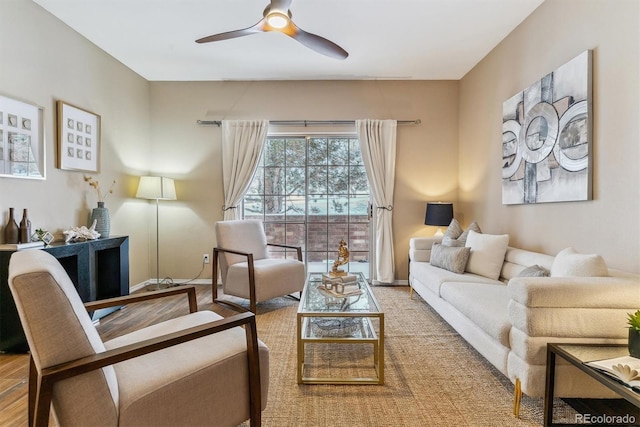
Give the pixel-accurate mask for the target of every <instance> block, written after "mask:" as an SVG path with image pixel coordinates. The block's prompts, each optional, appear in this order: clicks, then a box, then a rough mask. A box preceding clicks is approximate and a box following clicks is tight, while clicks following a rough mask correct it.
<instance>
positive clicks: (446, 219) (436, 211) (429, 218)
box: [424, 202, 453, 227]
mask: <svg viewBox="0 0 640 427" xmlns="http://www.w3.org/2000/svg"><path fill="white" fill-rule="evenodd" d="M452 219H453V203H432V202H427V211H426V213H425V215H424V225H433V226H436V227H443V226H445V225H449V224H450V223H451V220H452Z"/></svg>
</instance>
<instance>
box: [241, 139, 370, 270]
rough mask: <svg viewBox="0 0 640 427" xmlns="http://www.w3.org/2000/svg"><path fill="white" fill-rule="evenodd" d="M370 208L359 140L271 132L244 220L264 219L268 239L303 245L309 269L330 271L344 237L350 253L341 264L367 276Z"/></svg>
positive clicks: (286, 253)
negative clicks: (272, 134) (280, 135)
mask: <svg viewBox="0 0 640 427" xmlns="http://www.w3.org/2000/svg"><path fill="white" fill-rule="evenodd" d="M369 206H370V194H369V186H368V184H367V177H366V172H365V170H364V165H363V163H362V157H361V155H360V145H359V143H358V140H357V138H355V137H353V136H295V137H290V136H287V137H279V136H270V137H269V138H268V140H267V143H266V146H265V149H264V153H263V157H262V159H261V161H260V165H259V167H258V170H257V172H256V175H255V176H254V179H253V181H252V183H251V186H250V188H249V191H248V192H247V194H246V195H245V198H244V201H243V204H242V209H243V217H244V218H246V219H249V218H258V219H261V220H263V221H264V224H265V230H266V233H267V238H268V240H269V241H270V242H285V243H287V244H292V245H300V246H302V247H303V252H304V259H305V262H306V263H307V270H308V271H328V270H330V269H331V267H332V265H333V262H334V260H335V258H336V256H337V250H338V245H339V244H340V240H343V239H344V241H345V242H346V243H347V246H348V248H349V252H350V254H349V263H348V265H344V266H341V268H343V269H344V270H347V271H351V272H356V271H360V272H362V273H364V274H365V276H366V277H367V278H368V277H369V270H370V260H371V245H370V242H371V241H372V240H371V227H370V216H369V211H370V208H369ZM278 255H279V256H287V257H295V251H280V252H279V253H278Z"/></svg>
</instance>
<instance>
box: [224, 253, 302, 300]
mask: <svg viewBox="0 0 640 427" xmlns="http://www.w3.org/2000/svg"><path fill="white" fill-rule="evenodd" d="M248 269H249V267H248V264H247V263H246V262H240V263H236V264H233V265H232V266H230V267H229V269H228V270H227V280H226V283H225V287H224V291H225V293H228V294H230V295H235V296H238V297H240V298H247V299H248V298H249V271H248ZM253 269H254V274H255V280H256V284H257V285H256V300H257V301H266V300H269V299H271V298H275V297H279V296H282V295H287V294H290V293H293V292H299V291H301V290H302V288H303V286H304V281H305V269H304V263H302V262H300V261H298V260H295V259H277V258H276V259H272V258H265V259H261V260H258V261H254V264H253Z"/></svg>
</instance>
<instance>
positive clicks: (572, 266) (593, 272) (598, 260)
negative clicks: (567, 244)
mask: <svg viewBox="0 0 640 427" xmlns="http://www.w3.org/2000/svg"><path fill="white" fill-rule="evenodd" d="M608 275H609V271H608V269H607V265H606V264H605V262H604V259H602V257H601V256H600V255H595V254H579V253H577V252H576V251H575V250H574V249H573V248H566V249H563V250H561V251H560V252H559V253H558V255H556V259H555V260H553V265H552V266H551V276H553V277H572V276H580V277H606V276H608Z"/></svg>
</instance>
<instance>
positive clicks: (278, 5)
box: [269, 0, 292, 15]
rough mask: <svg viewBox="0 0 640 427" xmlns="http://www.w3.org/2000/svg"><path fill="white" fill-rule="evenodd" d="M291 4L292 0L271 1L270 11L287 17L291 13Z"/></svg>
mask: <svg viewBox="0 0 640 427" xmlns="http://www.w3.org/2000/svg"><path fill="white" fill-rule="evenodd" d="M291 2H292V0H271V5H270V6H269V10H271V11H272V12H275V11H278V12H282V13H284V14H285V15H286V14H287V12H288V11H289V7H290V6H291Z"/></svg>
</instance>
